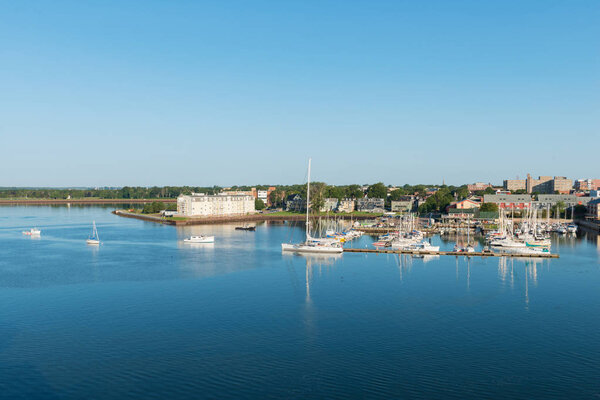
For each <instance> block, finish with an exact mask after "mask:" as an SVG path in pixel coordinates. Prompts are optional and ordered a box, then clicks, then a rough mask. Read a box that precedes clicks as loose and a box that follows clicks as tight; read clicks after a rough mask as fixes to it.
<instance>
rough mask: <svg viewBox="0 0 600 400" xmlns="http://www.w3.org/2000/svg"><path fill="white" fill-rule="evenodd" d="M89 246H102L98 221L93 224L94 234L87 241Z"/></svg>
mask: <svg viewBox="0 0 600 400" xmlns="http://www.w3.org/2000/svg"><path fill="white" fill-rule="evenodd" d="M85 242H86V243H87V244H100V237H99V236H98V229H96V221H94V222H92V234H91V235H90V237H89V238H88V240H86V241H85Z"/></svg>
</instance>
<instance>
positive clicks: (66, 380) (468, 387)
mask: <svg viewBox="0 0 600 400" xmlns="http://www.w3.org/2000/svg"><path fill="white" fill-rule="evenodd" d="M111 210H112V208H109V207H104V206H78V207H76V206H72V207H67V206H3V207H0V398H2V399H4V398H6V399H81V398H94V399H113V398H118V399H140V398H142V399H166V398H168V399H189V398H202V399H323V398H331V399H354V398H356V399H368V398H410V399H431V398H444V399H451V398H455V399H465V398H473V399H480V398H487V399H491V398H498V399H564V398H598V397H600V379H599V376H600V317H599V315H600V239H598V236H597V235H596V234H592V233H585V232H579V233H578V234H577V235H576V236H575V235H569V236H566V235H565V236H560V237H559V236H553V239H552V240H553V245H552V252H555V253H558V254H559V255H560V258H559V259H529V258H502V257H500V258H496V257H492V258H482V257H471V258H467V257H449V256H442V257H439V256H425V257H424V258H413V257H411V256H409V255H396V254H360V253H356V254H354V253H353V254H350V253H348V254H343V255H337V256H319V255H313V256H303V255H293V254H282V252H281V243H282V242H288V241H290V240H292V241H300V240H302V239H303V232H304V228H303V226H302V225H299V224H290V223H280V222H278V223H258V224H257V229H256V231H255V232H247V231H239V230H235V226H236V225H235V224H226V225H210V226H190V227H181V228H177V227H173V226H165V225H160V224H156V223H152V222H144V221H139V220H135V219H127V218H120V217H118V216H115V215H113V214H111V213H110V211H111ZM92 221H95V222H96V226H97V229H98V234H99V237H100V241H101V244H100V245H99V246H90V245H86V239H87V238H88V236H89V234H90V232H91V229H92ZM32 227H38V228H40V229H41V236H40V237H31V236H26V235H23V234H22V232H23V231H25V230H29V229H30V228H32ZM201 234H204V235H211V236H212V235H214V236H215V243H214V244H202V245H193V244H187V243H184V242H183V239H184V238H186V237H189V236H191V235H201ZM373 239H374V238H371V237H368V236H363V237H361V238H360V239H358V240H356V241H353V242H352V243H351V244H350V245H351V246H354V247H361V246H362V247H365V246H368V247H370V243H372V241H373ZM432 242H433V243H434V244H436V245H438V244H439V245H441V246H442V250H450V249H452V247H453V246H454V242H450V241H448V242H445V241H444V240H442V239H440V238H439V237H437V236H436V237H433V238H432ZM479 248H481V246H480V247H479Z"/></svg>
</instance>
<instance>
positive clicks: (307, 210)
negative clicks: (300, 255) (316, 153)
mask: <svg viewBox="0 0 600 400" xmlns="http://www.w3.org/2000/svg"><path fill="white" fill-rule="evenodd" d="M310 161H311V159H310V158H309V159H308V179H307V183H306V239H307V240H308V236H309V233H308V231H309V229H308V227H309V224H310V222H309V220H308V212H309V209H310Z"/></svg>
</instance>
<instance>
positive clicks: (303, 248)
mask: <svg viewBox="0 0 600 400" xmlns="http://www.w3.org/2000/svg"><path fill="white" fill-rule="evenodd" d="M281 251H290V252H295V253H322V254H340V253H342V252H343V251H344V249H343V248H342V247H330V246H307V245H303V244H289V243H282V244H281Z"/></svg>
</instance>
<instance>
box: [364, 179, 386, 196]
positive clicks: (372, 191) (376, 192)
mask: <svg viewBox="0 0 600 400" xmlns="http://www.w3.org/2000/svg"><path fill="white" fill-rule="evenodd" d="M367 197H369V198H371V199H384V200H385V199H387V188H386V187H385V185H384V184H383V183H382V182H378V183H376V184H374V185H371V186H369V188H368V189H367Z"/></svg>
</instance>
